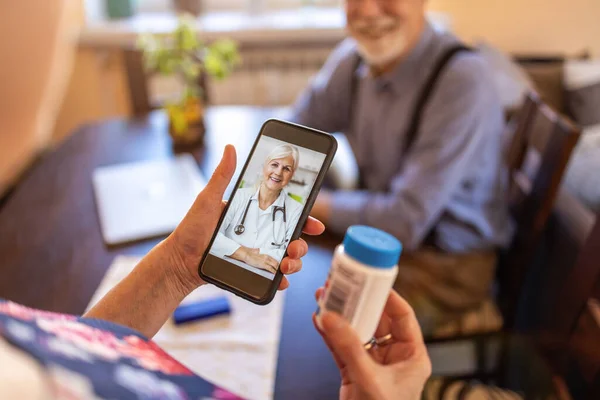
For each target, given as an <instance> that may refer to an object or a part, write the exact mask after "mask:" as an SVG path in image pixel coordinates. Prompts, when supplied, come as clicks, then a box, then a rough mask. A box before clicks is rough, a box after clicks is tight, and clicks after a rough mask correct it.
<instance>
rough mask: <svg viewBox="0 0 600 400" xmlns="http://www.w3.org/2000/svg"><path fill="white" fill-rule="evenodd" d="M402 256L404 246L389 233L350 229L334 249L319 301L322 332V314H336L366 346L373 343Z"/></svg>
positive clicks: (318, 322)
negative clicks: (342, 318)
mask: <svg viewBox="0 0 600 400" xmlns="http://www.w3.org/2000/svg"><path fill="white" fill-rule="evenodd" d="M401 252H402V244H401V243H400V242H399V241H398V240H397V239H396V238H395V237H393V236H392V235H390V234H388V233H386V232H383V231H381V230H379V229H375V228H372V227H369V226H362V225H355V226H351V227H350V228H348V230H347V231H346V235H345V237H344V241H343V243H342V244H340V245H338V246H337V248H336V249H335V254H334V257H333V261H332V265H331V270H330V272H329V277H328V282H327V284H326V287H325V293H324V294H323V296H321V298H320V301H319V309H318V311H317V315H316V322H317V325H318V326H319V328H321V319H320V316H321V310H327V311H333V312H335V313H338V314H340V315H341V316H342V317H344V319H346V320H347V321H348V322H349V323H350V325H351V326H352V328H354V330H355V331H356V333H357V334H358V337H359V338H360V340H361V341H362V342H363V343H368V342H369V341H371V339H372V338H373V334H374V333H375V329H376V328H377V325H378V323H379V319H380V317H381V314H382V312H383V309H384V306H385V303H386V301H387V299H388V295H389V293H390V289H391V288H392V287H393V285H394V282H395V280H396V276H397V275H398V259H399V258H400V253H401Z"/></svg>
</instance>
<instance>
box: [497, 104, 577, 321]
mask: <svg viewBox="0 0 600 400" xmlns="http://www.w3.org/2000/svg"><path fill="white" fill-rule="evenodd" d="M580 134H581V129H580V128H579V127H577V126H576V125H575V124H574V123H572V122H571V121H570V120H568V119H567V118H565V117H562V116H560V115H558V114H557V113H556V112H554V111H553V110H551V109H550V107H548V106H547V105H545V104H544V103H543V102H542V101H541V100H540V99H539V97H538V96H537V95H536V94H533V93H531V94H529V95H528V96H527V98H526V100H525V104H524V106H523V108H522V110H521V112H520V114H519V115H518V121H517V126H516V129H515V131H514V133H513V137H512V141H511V143H510V146H509V148H508V152H507V153H506V164H507V167H508V173H509V182H510V184H509V191H508V196H509V207H510V214H511V216H512V218H513V220H514V223H515V234H514V237H513V240H512V242H511V245H510V247H509V248H508V250H507V251H506V252H505V253H503V254H502V255H501V257H500V263H499V265H498V284H499V291H498V305H499V307H500V310H501V312H502V316H503V318H504V328H505V329H512V328H514V327H515V321H516V316H517V306H518V302H519V298H520V296H521V291H522V287H523V283H524V280H525V277H526V274H527V271H528V270H529V266H530V265H531V264H532V263H533V262H534V259H535V252H536V249H537V246H538V245H539V243H540V239H541V237H542V233H543V230H544V227H545V225H546V222H547V221H548V217H549V216H550V214H551V212H552V209H553V207H554V202H555V199H556V196H557V193H558V191H559V189H560V184H561V181H562V177H563V174H564V172H565V169H566V167H567V164H568V162H569V159H570V157H571V153H572V151H573V148H574V147H575V145H576V144H577V141H578V140H579V136H580Z"/></svg>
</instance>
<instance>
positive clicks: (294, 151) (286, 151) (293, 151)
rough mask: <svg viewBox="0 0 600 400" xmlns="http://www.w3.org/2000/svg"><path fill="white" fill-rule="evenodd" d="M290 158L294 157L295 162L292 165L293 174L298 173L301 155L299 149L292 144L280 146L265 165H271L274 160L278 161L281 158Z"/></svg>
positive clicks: (268, 157)
mask: <svg viewBox="0 0 600 400" xmlns="http://www.w3.org/2000/svg"><path fill="white" fill-rule="evenodd" d="M288 156H292V159H293V160H294V164H293V165H292V172H296V169H297V168H298V163H299V162H300V153H299V152H298V148H297V147H296V146H292V145H291V144H280V145H279V146H277V147H275V148H274V149H273V150H271V152H270V153H269V155H268V156H267V158H266V160H265V165H267V164H268V163H270V162H271V161H273V160H277V159H280V158H286V157H288Z"/></svg>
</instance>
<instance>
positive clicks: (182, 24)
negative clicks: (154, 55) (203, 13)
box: [174, 14, 200, 51]
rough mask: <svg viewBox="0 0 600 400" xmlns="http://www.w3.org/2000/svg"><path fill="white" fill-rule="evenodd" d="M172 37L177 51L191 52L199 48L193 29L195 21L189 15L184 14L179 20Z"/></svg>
mask: <svg viewBox="0 0 600 400" xmlns="http://www.w3.org/2000/svg"><path fill="white" fill-rule="evenodd" d="M174 36H175V47H176V48H177V49H179V50H182V51H192V50H194V49H196V48H197V47H199V46H200V42H199V40H198V36H197V34H196V29H195V19H194V17H192V16H191V15H190V14H184V15H182V16H181V17H180V18H179V24H178V25H177V29H176V30H175V34H174Z"/></svg>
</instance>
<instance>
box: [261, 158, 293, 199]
mask: <svg viewBox="0 0 600 400" xmlns="http://www.w3.org/2000/svg"><path fill="white" fill-rule="evenodd" d="M293 175H294V158H293V157H292V156H287V157H284V158H275V159H273V160H271V161H269V162H268V163H266V164H265V166H264V167H263V184H264V185H265V186H266V187H267V188H268V189H269V190H273V191H280V190H281V189H283V188H284V187H285V186H286V185H287V184H288V182H289V181H290V179H292V176H293Z"/></svg>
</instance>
